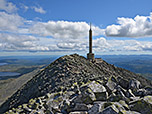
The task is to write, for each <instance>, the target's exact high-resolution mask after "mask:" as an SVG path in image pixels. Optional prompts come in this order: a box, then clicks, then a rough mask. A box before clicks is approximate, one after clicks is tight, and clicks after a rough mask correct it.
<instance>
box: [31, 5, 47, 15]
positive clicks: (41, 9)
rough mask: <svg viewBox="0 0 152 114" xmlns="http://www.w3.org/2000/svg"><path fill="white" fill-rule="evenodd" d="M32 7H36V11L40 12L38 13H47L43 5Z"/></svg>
mask: <svg viewBox="0 0 152 114" xmlns="http://www.w3.org/2000/svg"><path fill="white" fill-rule="evenodd" d="M32 9H34V11H35V12H38V13H41V14H45V13H46V11H45V10H44V9H43V8H42V7H36V6H33V7H32Z"/></svg>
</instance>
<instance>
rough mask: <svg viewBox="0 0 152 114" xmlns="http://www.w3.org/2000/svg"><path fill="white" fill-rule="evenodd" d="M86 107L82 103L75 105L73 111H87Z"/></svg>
mask: <svg viewBox="0 0 152 114" xmlns="http://www.w3.org/2000/svg"><path fill="white" fill-rule="evenodd" d="M87 110H88V107H87V105H86V104H84V103H76V104H75V107H74V108H73V111H87Z"/></svg>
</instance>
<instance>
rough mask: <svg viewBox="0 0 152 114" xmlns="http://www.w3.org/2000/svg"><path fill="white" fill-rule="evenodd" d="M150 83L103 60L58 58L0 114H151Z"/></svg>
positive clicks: (71, 56)
mask: <svg viewBox="0 0 152 114" xmlns="http://www.w3.org/2000/svg"><path fill="white" fill-rule="evenodd" d="M151 87H152V82H151V81H149V80H147V79H145V78H143V77H142V76H140V75H137V74H135V73H132V72H130V71H127V70H125V69H122V68H118V67H116V66H114V65H111V64H108V63H107V62H105V61H104V60H99V59H98V60H97V61H89V60H87V59H86V58H85V57H82V56H79V55H77V54H74V55H66V56H63V57H60V58H59V59H57V60H56V61H54V62H53V63H51V64H50V65H49V66H47V67H46V68H44V69H43V70H42V71H41V72H39V73H38V74H37V75H35V76H34V77H33V78H32V79H31V80H30V81H28V82H27V83H26V84H25V85H24V86H22V87H21V88H20V89H19V90H18V91H16V92H15V93H14V94H13V95H12V96H11V97H10V98H9V99H8V100H6V101H5V103H3V104H2V105H1V106H0V113H4V112H6V111H7V112H6V113H17V114H18V113H19V114H21V113H25V114H37V113H40V114H43V113H45V114H57V113H62V114H68V113H71V114H87V113H89V114H138V113H141V114H152V105H151V103H152V102H151V101H152V97H151V95H152V88H151Z"/></svg>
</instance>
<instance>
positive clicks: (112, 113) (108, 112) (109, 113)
mask: <svg viewBox="0 0 152 114" xmlns="http://www.w3.org/2000/svg"><path fill="white" fill-rule="evenodd" d="M97 114H118V110H117V109H114V108H113V107H111V106H110V107H107V108H105V109H104V110H103V111H102V112H99V113H97Z"/></svg>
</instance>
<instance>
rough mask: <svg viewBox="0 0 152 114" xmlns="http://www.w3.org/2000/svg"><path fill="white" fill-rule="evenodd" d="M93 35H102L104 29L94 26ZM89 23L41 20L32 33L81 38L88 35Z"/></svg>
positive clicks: (54, 36)
mask: <svg viewBox="0 0 152 114" xmlns="http://www.w3.org/2000/svg"><path fill="white" fill-rule="evenodd" d="M92 29H93V35H94V36H97V35H102V34H103V30H102V29H100V28H98V27H95V26H93V27H92ZM88 30H89V25H88V24H87V23H86V22H68V21H48V22H47V23H44V22H39V23H37V24H35V25H34V26H33V27H31V28H30V30H29V31H30V33H33V34H38V35H40V36H51V37H53V38H63V39H81V38H84V37H87V36H88Z"/></svg>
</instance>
